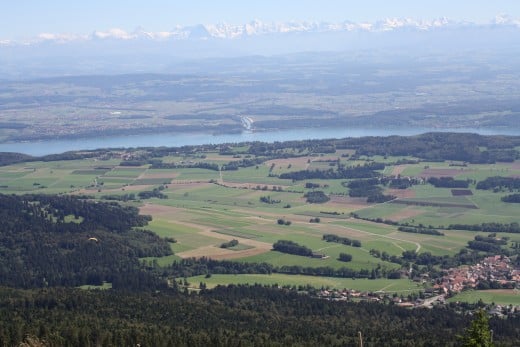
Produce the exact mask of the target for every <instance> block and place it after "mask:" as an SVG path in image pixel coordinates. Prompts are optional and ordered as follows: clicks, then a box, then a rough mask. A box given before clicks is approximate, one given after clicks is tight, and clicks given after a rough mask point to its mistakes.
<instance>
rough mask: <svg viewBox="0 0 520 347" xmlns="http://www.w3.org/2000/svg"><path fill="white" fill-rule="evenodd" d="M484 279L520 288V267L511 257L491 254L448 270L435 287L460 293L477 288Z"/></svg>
mask: <svg viewBox="0 0 520 347" xmlns="http://www.w3.org/2000/svg"><path fill="white" fill-rule="evenodd" d="M482 281H487V282H488V283H490V282H494V283H497V284H498V285H499V286H500V287H503V288H519V287H520V267H518V266H516V267H515V266H514V265H513V264H512V263H511V259H509V257H506V256H503V255H495V256H490V257H487V258H484V260H483V261H481V262H480V263H477V264H475V265H471V266H461V267H457V268H451V269H449V270H447V272H446V274H445V275H444V276H443V277H442V278H441V279H440V280H438V283H436V284H435V285H434V289H436V290H438V291H439V292H444V293H448V292H452V293H458V292H460V291H462V290H464V289H468V288H476V287H477V286H478V285H479V283H481V282H482Z"/></svg>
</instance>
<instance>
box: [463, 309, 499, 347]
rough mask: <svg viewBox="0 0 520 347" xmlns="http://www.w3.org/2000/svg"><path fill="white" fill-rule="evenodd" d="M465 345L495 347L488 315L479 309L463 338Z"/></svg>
mask: <svg viewBox="0 0 520 347" xmlns="http://www.w3.org/2000/svg"><path fill="white" fill-rule="evenodd" d="M461 340H462V346H464V347H493V346H494V344H493V335H492V332H491V330H490V329H489V320H488V316H487V315H486V313H485V312H484V310H482V309H481V310H479V311H478V312H477V314H476V316H475V318H474V319H473V321H472V322H471V326H470V327H469V328H467V329H466V332H465V334H464V336H462V338H461Z"/></svg>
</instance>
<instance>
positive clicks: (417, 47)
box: [0, 16, 520, 79]
mask: <svg viewBox="0 0 520 347" xmlns="http://www.w3.org/2000/svg"><path fill="white" fill-rule="evenodd" d="M519 35H520V19H514V18H512V17H508V16H499V17H496V18H495V19H494V20H492V21H489V22H487V23H470V22H460V21H453V20H450V19H447V18H439V19H436V20H430V21H426V20H415V19H409V18H407V19H386V20H382V21H378V22H375V23H353V22H350V21H344V22H341V23H325V22H287V23H264V22H261V21H252V22H250V23H247V24H241V25H232V24H215V25H194V26H186V27H181V26H176V27H174V28H173V29H172V30H169V31H159V32H152V31H148V30H145V29H143V28H137V29H136V30H134V31H132V32H127V31H125V30H122V29H110V30H107V31H93V32H92V33H90V34H84V35H83V34H81V35H80V34H55V33H42V34H40V35H38V36H36V37H33V38H29V39H26V40H21V41H12V40H2V39H0V79H30V78H38V77H52V76H64V75H92V74H124V73H148V72H152V73H164V72H166V73H208V72H216V73H219V72H220V71H223V70H225V69H226V66H225V64H224V65H223V64H222V62H219V61H218V59H220V58H225V59H227V58H240V62H239V64H241V65H243V66H244V68H246V69H248V70H251V69H257V68H258V65H255V64H256V60H255V59H252V57H277V56H278V57H279V56H282V55H288V54H289V55H290V54H294V53H312V52H335V53H338V52H341V53H342V54H344V58H345V57H346V58H347V59H357V60H361V61H371V62H372V63H377V62H381V61H383V62H385V63H388V62H389V61H394V62H396V63H402V62H403V59H405V60H406V59H410V58H413V59H420V60H422V59H432V58H434V57H435V56H444V57H446V56H451V57H461V59H464V58H467V57H469V56H475V54H479V55H480V54H488V55H489V54H493V55H495V56H499V58H497V59H498V61H503V60H504V59H507V60H511V59H515V58H516V57H517V56H518V54H520V39H519ZM344 58H342V59H344ZM248 62H249V65H248ZM251 62H252V63H251Z"/></svg>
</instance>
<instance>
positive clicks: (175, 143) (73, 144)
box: [0, 128, 520, 156]
mask: <svg viewBox="0 0 520 347" xmlns="http://www.w3.org/2000/svg"><path fill="white" fill-rule="evenodd" d="M430 131H432V129H425V128H395V129H377V128H369V129H361V128H317V129H316V128H314V129H311V128H307V129H290V130H280V131H264V132H243V133H237V134H221V135H211V134H204V133H162V134H161V133H159V134H143V135H124V136H110V137H95V138H81V139H61V140H44V141H31V142H15V143H2V144H0V152H18V153H25V154H29V155H34V156H40V155H46V154H56V153H63V152H66V151H74V150H82V149H97V148H120V147H123V148H131V147H159V146H166V147H179V146H185V145H202V144H219V143H238V142H247V141H262V142H275V141H290V140H305V139H327V138H344V137H362V136H389V135H417V134H422V133H425V132H430ZM436 131H453V132H471V133H478V134H482V135H495V134H500V135H520V130H519V129H498V130H497V129H480V128H478V129H439V130H436Z"/></svg>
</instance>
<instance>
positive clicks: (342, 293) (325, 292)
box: [316, 289, 423, 307]
mask: <svg viewBox="0 0 520 347" xmlns="http://www.w3.org/2000/svg"><path fill="white" fill-rule="evenodd" d="M316 296H317V297H318V298H321V299H326V300H332V301H370V302H379V303H386V304H389V303H394V304H396V305H398V306H402V307H415V306H419V305H421V304H422V303H423V301H422V300H414V299H412V298H408V297H403V296H397V295H394V294H392V293H388V292H384V291H376V292H369V291H363V292H361V291H357V290H354V289H343V290H336V289H331V290H329V289H322V290H320V291H318V292H317V293H316Z"/></svg>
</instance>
